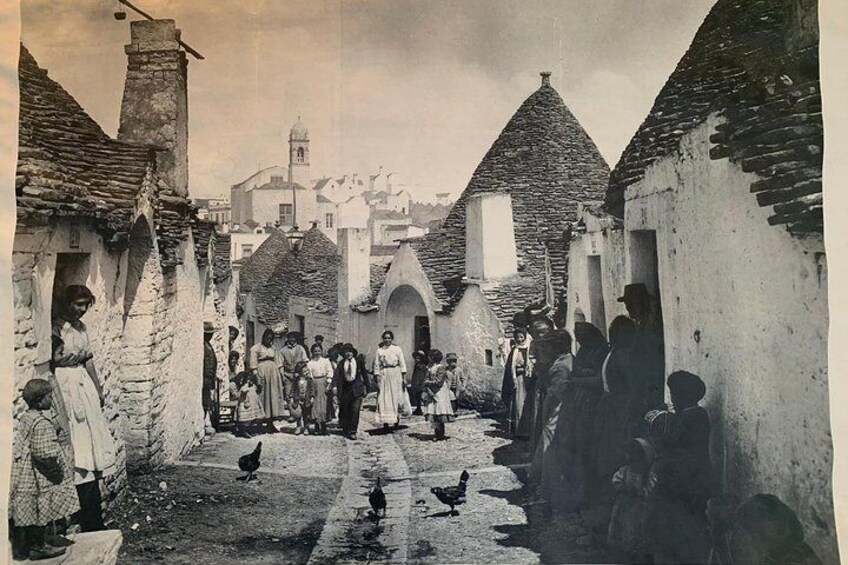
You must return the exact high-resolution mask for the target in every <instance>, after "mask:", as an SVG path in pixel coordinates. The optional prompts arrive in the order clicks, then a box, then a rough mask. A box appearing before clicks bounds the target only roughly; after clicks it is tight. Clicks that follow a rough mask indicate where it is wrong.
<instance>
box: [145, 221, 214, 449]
mask: <svg viewBox="0 0 848 565" xmlns="http://www.w3.org/2000/svg"><path fill="white" fill-rule="evenodd" d="M181 256H182V257H184V261H183V264H182V265H179V266H177V267H176V268H174V269H173V270H170V271H169V272H166V273H165V277H164V278H165V285H164V286H163V289H162V292H161V294H160V296H159V305H158V309H157V323H156V330H157V332H156V337H155V344H156V345H155V348H154V351H155V358H156V359H157V361H158V367H157V371H156V380H155V381H154V382H155V389H154V396H153V403H152V406H153V411H154V412H153V415H154V419H155V421H156V422H158V423H159V425H160V426H161V429H160V430H157V434H159V433H161V437H162V458H163V460H164V461H173V460H175V459H178V458H179V457H180V456H182V455H184V454H185V453H187V452H188V451H189V450H190V449H191V448H192V447H194V446H195V445H197V443H198V442H199V441H200V438H201V437H202V436H203V407H202V405H201V392H202V384H203V383H202V380H203V379H202V376H203V321H202V319H201V318H200V317H199V316H198V315H197V313H198V312H202V311H203V293H202V288H203V287H202V285H201V280H200V273H199V271H198V268H197V263H196V262H195V258H194V241H193V238H192V237H191V236H190V235H189V237H188V239H187V240H186V241H185V242H184V243H183V244H182V245H181Z"/></svg>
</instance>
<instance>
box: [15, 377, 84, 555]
mask: <svg viewBox="0 0 848 565" xmlns="http://www.w3.org/2000/svg"><path fill="white" fill-rule="evenodd" d="M52 395H53V387H51V386H50V383H49V382H47V381H46V380H44V379H32V380H31V381H29V382H28V383H27V384H26V386H24V390H23V398H24V401H25V402H26V403H27V406H29V410H28V411H27V412H26V413H24V415H23V417H21V419H20V421H19V422H18V423H17V426H16V428H17V430H16V431H17V434H16V436H15V446H14V451H13V457H14V459H13V462H12V489H11V497H10V516H11V518H12V520H13V522H14V525H15V527H16V528H21V529H22V530H23V538H24V539H23V543H22V544H20V545H19V547H17V548H16V550H17V551H16V553H17V554H20V555H21V556H22V557H29V559H32V560H37V559H48V558H50V557H56V556H58V555H62V554H63V553H65V548H63V547H53V546H52V545H48V544H47V543H46V542H45V534H46V527H47V526H48V525H50V524H51V523H52V522H55V521H57V520H62V519H69V518H70V516H71V515H72V514H74V513H75V512H77V511H78V510H79V508H80V506H79V499H78V497H77V491H76V489H75V488H74V475H73V471H72V469H71V462H70V461H69V460H68V458H67V456H66V452H65V450H63V449H62V447H61V446H60V445H59V440H58V433H57V428H56V425H55V424H54V423H53V421H51V420H50V419H49V415H50V412H49V410H50V407H51V405H52V403H53V398H52Z"/></svg>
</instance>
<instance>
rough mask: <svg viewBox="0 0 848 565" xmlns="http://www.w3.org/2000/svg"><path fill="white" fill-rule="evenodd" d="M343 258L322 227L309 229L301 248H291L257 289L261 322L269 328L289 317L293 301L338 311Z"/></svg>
mask: <svg viewBox="0 0 848 565" xmlns="http://www.w3.org/2000/svg"><path fill="white" fill-rule="evenodd" d="M340 264H341V257H340V256H339V250H338V248H337V247H336V244H335V243H333V242H332V241H331V240H330V239H329V238H328V237H327V236H326V235H324V233H323V232H322V231H321V230H320V229H318V228H312V229H310V230H308V231H307V232H306V233H305V234H304V236H303V241H302V242H301V245H300V249H298V250H297V251H289V252H288V253H287V254H286V255H285V256H284V257H283V259H282V261H280V263H279V264H278V265H277V268H276V269H274V272H273V273H272V274H271V276H270V277H268V279H267V280H266V281H265V283H264V284H262V285H261V286H260V287H258V288H255V289H254V291H253V295H254V299H255V301H256V313H257V318H258V319H259V321H260V322H262V323H263V324H265V325H266V326H269V327H276V326H279V325H280V324H285V323H287V322H288V319H289V300H290V299H291V298H295V297H299V298H304V299H308V300H310V302H311V303H312V305H313V306H314V307H315V308H316V310H317V311H319V312H322V313H324V314H328V315H336V314H337V313H338V309H339V308H338V306H339V300H338V286H337V285H338V278H339V265H340Z"/></svg>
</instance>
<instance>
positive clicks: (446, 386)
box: [421, 349, 453, 441]
mask: <svg viewBox="0 0 848 565" xmlns="http://www.w3.org/2000/svg"><path fill="white" fill-rule="evenodd" d="M430 363H431V364H430V370H429V372H428V373H427V378H426V379H425V381H424V391H423V392H422V393H421V400H422V402H423V403H424V416H425V418H427V421H428V422H430V423H431V424H433V428H434V429H435V432H436V433H435V437H434V438H433V441H439V440H442V439H446V438H445V422H452V421H453V409H452V408H451V391H450V381H449V380H448V375H447V371H446V370H445V366H444V365H442V352H441V351H439V350H438V349H432V350H431V351H430Z"/></svg>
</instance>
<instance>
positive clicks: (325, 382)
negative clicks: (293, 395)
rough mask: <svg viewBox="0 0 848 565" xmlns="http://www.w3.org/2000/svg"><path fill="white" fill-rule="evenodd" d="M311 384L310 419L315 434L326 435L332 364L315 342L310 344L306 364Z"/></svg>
mask: <svg viewBox="0 0 848 565" xmlns="http://www.w3.org/2000/svg"><path fill="white" fill-rule="evenodd" d="M306 366H307V367H308V368H309V376H310V377H312V385H313V388H314V389H315V403H314V404H313V405H312V421H313V422H314V423H315V434H316V435H317V434H321V435H327V418H328V416H329V414H328V413H327V412H328V410H327V408H328V403H331V402H332V400H333V397H332V396H331V395H329V394H328V393H329V392H331V391H332V381H333V366H332V365H331V364H330V360H329V359H327V358H326V357H324V348H323V347H321V346H320V345H318V344H317V343H316V344H315V345H313V346H312V359H310V360H309V363H307V364H306Z"/></svg>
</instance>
